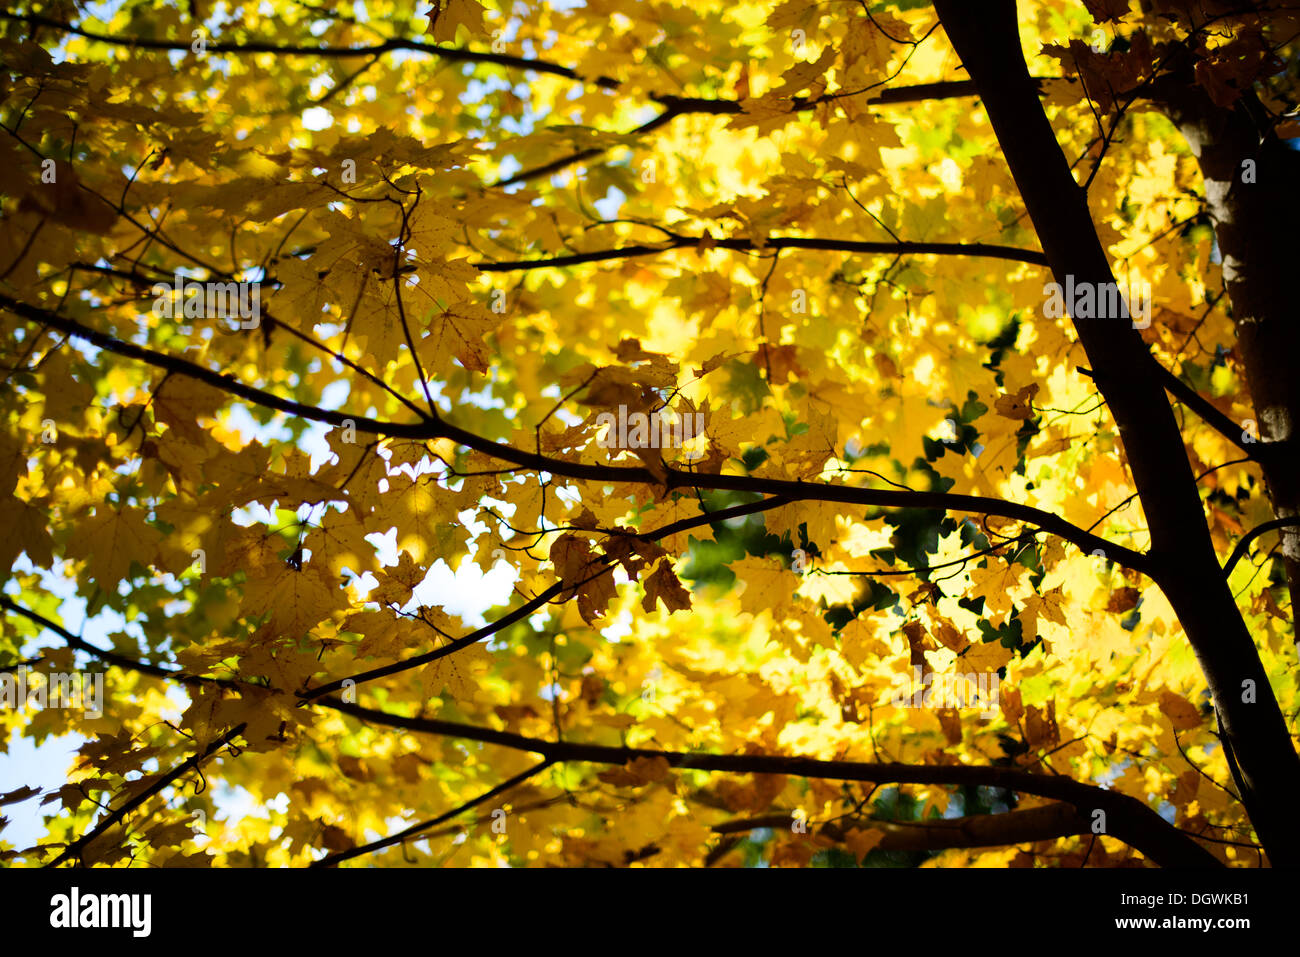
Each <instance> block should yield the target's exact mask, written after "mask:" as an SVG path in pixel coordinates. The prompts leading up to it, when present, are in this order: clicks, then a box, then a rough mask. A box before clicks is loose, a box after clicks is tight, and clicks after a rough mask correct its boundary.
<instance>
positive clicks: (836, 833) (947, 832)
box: [713, 803, 1092, 851]
mask: <svg viewBox="0 0 1300 957" xmlns="http://www.w3.org/2000/svg"><path fill="white" fill-rule="evenodd" d="M793 823H794V818H793V817H792V816H791V815H789V814H766V815H762V816H760V817H751V818H737V819H736V820H733V821H726V822H725V823H723V824H717V825H714V827H713V832H714V833H715V834H739V833H743V832H745V831H751V830H753V829H755V828H759V827H767V828H772V829H773V830H789V829H790V827H791V826H792V825H793ZM852 827H857V828H861V829H864V830H865V829H868V828H870V829H873V830H877V831H883V832H884V835H885V836H884V838H883V839H882V840H881V841H880V843H879V844H877V845H876V850H879V851H943V850H949V849H951V848H962V847H966V848H969V847H1006V846H1007V845H1011V844H1032V843H1034V842H1035V841H1052V840H1056V839H1057V838H1062V837H1073V836H1075V835H1078V834H1089V833H1091V832H1092V827H1091V821H1090V820H1089V819H1088V817H1086V816H1085V815H1083V814H1080V813H1079V810H1078V809H1077V808H1076V807H1074V806H1073V805H1071V804H1068V803H1056V804H1046V805H1043V806H1042V807H1033V808H1024V809H1018V810H1014V811H1008V812H1006V813H1003V814H977V815H971V816H969V817H954V818H933V819H931V820H926V821H884V820H877V819H874V818H864V819H861V820H858V821H853V822H852ZM813 828H815V829H816V832H817V834H818V835H820V836H824V837H826V838H829V839H830V840H832V841H837V842H838V841H842V840H844V837H845V835H846V832H847V831H848V830H849V829H850V828H849V827H848V826H846V824H845V823H841V822H839V821H828V822H827V823H825V824H822V825H821V826H819V827H818V826H816V825H815V824H812V823H811V822H810V824H809V829H810V831H811V830H812V829H813Z"/></svg>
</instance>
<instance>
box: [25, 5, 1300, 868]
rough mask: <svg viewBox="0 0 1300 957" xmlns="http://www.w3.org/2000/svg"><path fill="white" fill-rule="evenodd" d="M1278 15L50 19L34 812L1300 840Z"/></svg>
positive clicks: (1117, 860)
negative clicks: (39, 760)
mask: <svg viewBox="0 0 1300 957" xmlns="http://www.w3.org/2000/svg"><path fill="white" fill-rule="evenodd" d="M1298 33H1300V17H1298V16H1297V15H1296V11H1295V8H1294V7H1292V6H1289V5H1286V4H1283V3H1280V2H1261V0H1256V2H1244V3H1243V2H1235V3H1227V2H1220V0H1131V2H1130V0H1084V2H1082V3H1080V2H1076V0H1020V2H1016V0H989V2H981V3H973V2H970V0H936V2H934V3H927V2H918V0H875V2H873V0H858V2H848V0H845V2H832V3H817V2H808V0H783V2H779V3H776V2H772V0H758V2H738V3H737V2H720V3H700V2H684V0H660V2H654V3H649V2H625V0H618V2H613V0H586V2H582V3H578V2H565V3H551V4H543V3H523V2H511V3H506V2H498V0H483V2H482V3H480V2H476V0H434V2H433V7H432V9H430V8H429V6H428V4H427V3H426V2H420V3H418V4H416V3H412V2H410V0H376V2H372V3H345V2H341V0H322V2H319V3H308V2H305V0H295V2H289V0H266V2H262V3H258V4H250V3H244V4H238V3H236V4H230V3H217V4H210V3H207V2H203V0H190V2H189V3H188V4H187V5H182V6H179V7H177V6H172V5H169V4H166V3H163V2H159V0H125V2H117V3H110V4H107V5H90V4H78V3H74V2H71V0H19V2H17V3H15V4H12V5H10V9H9V10H8V11H7V12H3V13H0V162H3V165H4V168H5V178H4V181H3V184H2V185H0V211H2V213H3V219H4V227H3V229H0V327H2V328H3V333H4V334H3V339H2V342H3V345H2V346H0V364H2V365H3V367H4V368H3V376H4V382H5V386H4V388H3V389H0V490H2V491H3V493H4V495H3V500H2V501H0V525H2V526H3V529H4V531H3V535H0V569H3V572H2V573H0V578H3V581H4V585H3V595H0V666H3V670H2V671H0V679H2V680H4V681H6V682H7V684H6V685H5V686H4V687H0V694H3V693H4V692H5V688H8V689H9V691H10V692H11V693H12V691H13V689H15V688H16V687H17V684H18V681H17V679H18V676H19V675H20V674H21V675H22V676H23V679H24V681H25V682H26V683H27V684H26V687H27V688H28V689H29V690H30V689H31V688H45V689H46V691H47V692H48V696H47V699H46V700H44V701H34V700H33V699H32V698H31V695H30V694H29V695H28V698H27V699H26V700H17V698H16V696H15V697H13V700H12V701H11V703H10V704H9V705H8V706H7V707H4V708H0V728H3V730H4V732H5V736H4V737H0V747H3V746H4V744H3V742H4V741H5V739H6V738H7V737H8V735H10V734H11V733H14V732H17V733H18V734H21V735H23V736H25V737H28V738H31V739H33V740H34V741H35V742H37V743H38V744H39V743H41V742H44V741H47V740H48V739H50V738H51V736H58V735H64V734H77V735H80V736H81V737H82V738H83V739H84V743H83V744H81V745H80V748H79V752H78V754H77V757H76V760H75V761H74V762H73V764H72V766H71V767H69V768H68V771H67V776H66V784H65V785H64V786H62V787H59V788H56V789H54V790H52V791H47V792H45V793H43V794H41V801H42V803H43V814H44V822H45V824H44V833H43V834H42V835H41V836H40V837H39V840H38V841H37V843H36V844H35V845H34V846H26V844H28V843H30V842H20V843H17V844H15V843H14V842H13V841H9V842H5V840H4V838H5V835H4V833H3V832H2V831H0V858H2V859H5V860H7V861H9V862H10V863H14V864H19V865H40V864H51V863H54V864H73V863H80V864H87V865H91V864H94V865H113V866H127V865H137V866H138V865H145V864H147V865H151V866H169V867H170V866H209V865H217V866H249V865H251V866H306V865H317V866H321V865H324V866H330V865H339V864H344V865H345V866H357V865H365V866H385V867H402V866H441V865H450V866H462V865H470V866H499V865H502V864H507V865H512V866H538V867H540V866H574V865H579V866H630V865H637V866H681V865H686V866H719V867H726V866H753V865H756V864H768V865H773V866H808V865H813V866H849V867H851V866H920V865H925V866H942V867H963V866H1013V867H1055V866H1061V867H1081V866H1087V867H1102V866H1151V865H1164V866H1169V865H1173V866H1197V867H1216V866H1232V867H1257V866H1264V865H1267V864H1272V865H1275V866H1276V865H1284V864H1298V863H1300V828H1297V827H1296V826H1295V824H1294V809H1293V807H1292V804H1293V802H1294V800H1295V799H1296V796H1297V795H1300V759H1297V755H1296V751H1295V744H1294V738H1295V733H1296V716H1297V713H1298V712H1300V689H1298V688H1297V660H1296V645H1295V630H1294V625H1293V616H1292V607H1293V605H1292V588H1294V587H1300V518H1297V516H1300V453H1298V452H1297V444H1296V443H1297V440H1296V438H1295V435H1294V428H1295V423H1298V422H1300V376H1296V375H1295V372H1294V363H1295V361H1296V358H1297V356H1300V349H1298V348H1297V346H1300V342H1298V341H1297V340H1300V327H1297V324H1296V323H1295V321H1294V316H1293V314H1292V313H1293V308H1292V305H1291V303H1292V297H1293V291H1292V290H1290V289H1288V288H1287V283H1288V278H1289V275H1290V274H1291V273H1292V272H1293V270H1294V264H1295V263H1296V262H1298V261H1300V249H1298V248H1297V244H1298V243H1300V240H1297V239H1296V230H1295V222H1296V220H1295V219H1294V214H1296V213H1300V154H1297V153H1296V152H1295V151H1294V149H1293V148H1292V147H1293V144H1295V143H1296V142H1297V141H1296V140H1295V139H1294V138H1295V137H1297V136H1300V122H1298V121H1297V114H1296V105H1297V92H1298V90H1300V86H1298V81H1300V60H1298V59H1297V55H1296V54H1297V42H1296V41H1297V34H1298ZM498 586H500V587H498ZM494 589H495V590H494ZM488 596H491V597H488ZM475 601H477V602H478V605H477V606H475ZM70 622H75V624H70ZM89 673H94V674H102V679H101V680H102V681H103V703H102V708H98V709H96V708H91V707H85V706H83V707H56V706H55V705H54V698H55V696H56V691H57V690H59V688H58V682H60V681H62V682H63V685H64V686H63V688H62V689H61V690H62V691H64V692H67V691H68V687H67V684H68V681H67V676H69V675H74V674H75V675H80V676H81V677H82V678H83V681H84V682H86V683H89V681H90V674H89ZM43 705H44V706H43ZM83 705H84V702H83ZM27 783H28V782H21V781H20V782H13V785H12V786H13V787H14V788H16V790H8V791H7V793H5V794H3V795H0V802H3V803H7V804H16V803H18V802H23V801H27V800H33V801H34V800H36V794H37V791H36V789H33V788H29V787H27V786H26V785H27Z"/></svg>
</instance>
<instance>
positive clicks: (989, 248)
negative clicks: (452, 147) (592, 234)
mask: <svg viewBox="0 0 1300 957" xmlns="http://www.w3.org/2000/svg"><path fill="white" fill-rule="evenodd" d="M672 249H702V250H703V249H731V250H735V251H738V252H755V251H757V252H762V251H765V250H768V249H820V250H828V251H830V252H845V253H866V254H868V255H876V256H975V257H981V258H985V259H1006V260H1010V261H1012V262H1022V263H1030V264H1032V265H1035V266H1045V265H1047V257H1046V256H1044V255H1043V254H1042V253H1041V252H1039V251H1037V250H1034V249H1021V248H1019V247H1017V246H1000V245H997V244H996V243H915V242H901V243H883V242H864V241H859V240H851V239H817V238H808V237H804V236H772V237H769V238H768V239H766V240H764V242H763V244H762V245H761V246H759V245H758V244H757V243H755V242H754V241H753V240H750V239H738V238H734V237H728V238H723V239H712V238H711V237H707V236H678V237H675V238H674V239H669V240H665V241H663V242H660V243H637V244H635V245H632V246H620V247H618V248H617V249H596V250H592V251H590V252H583V253H570V254H569V255H567V256H552V257H550V258H549V259H521V260H513V261H509V262H477V263H474V266H475V267H476V268H478V269H481V270H482V271H483V272H517V271H521V270H528V269H559V268H561V267H564V266H577V265H581V264H582V263H590V262H602V261H605V260H609V259H632V258H634V257H638V256H654V255H657V254H659V253H662V252H667V251H668V250H672Z"/></svg>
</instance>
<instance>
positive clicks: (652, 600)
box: [641, 560, 691, 614]
mask: <svg viewBox="0 0 1300 957" xmlns="http://www.w3.org/2000/svg"><path fill="white" fill-rule="evenodd" d="M644 584H645V598H644V599H642V601H641V607H642V608H644V609H645V610H646V611H654V608H655V605H656V604H657V603H658V602H660V601H662V602H663V603H664V607H665V608H666V609H668V612H669V613H670V614H671V613H672V612H674V611H689V610H690V607H691V593H690V592H688V591H687V590H686V589H685V588H683V587H682V583H681V582H680V581H678V580H677V574H676V573H675V572H674V571H673V566H672V562H670V561H668V560H664V561H661V562H660V563H659V565H658V567H656V568H655V570H654V572H653V573H651V575H650V576H649V577H647V578H646V580H645V583H644Z"/></svg>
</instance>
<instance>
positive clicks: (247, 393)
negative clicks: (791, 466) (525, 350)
mask: <svg viewBox="0 0 1300 957" xmlns="http://www.w3.org/2000/svg"><path fill="white" fill-rule="evenodd" d="M0 307H3V308H5V309H8V310H9V311H10V312H13V313H15V314H16V315H19V316H21V317H23V318H24V319H28V320H31V321H33V322H39V323H43V324H45V325H48V326H52V327H54V328H56V329H60V330H62V331H63V332H66V333H68V334H69V335H71V336H74V337H77V338H80V339H84V340H85V341H87V342H90V343H91V344H92V345H95V346H97V347H99V348H101V349H104V350H106V351H109V352H113V353H116V354H118V355H123V356H126V357H128V358H132V359H136V360H139V361H141V362H145V363H148V364H149V365H153V366H155V367H157V368H160V369H166V370H168V371H170V372H173V373H175V374H178V375H185V376H189V377H190V378H193V379H198V380H199V381H202V382H206V383H208V384H209V385H212V386H215V387H216V388H218V389H223V390H225V391H226V392H227V393H229V394H231V395H233V396H238V397H240V398H242V399H246V400H247V401H250V402H254V403H256V404H258V405H261V406H264V407H265V408H269V409H275V410H276V411H279V412H285V413H287V414H289V415H294V416H298V417H300V418H305V419H310V420H312V421H315V422H324V423H326V424H329V425H334V426H339V427H343V426H345V425H348V424H351V425H352V426H353V427H355V428H356V430H357V431H359V432H364V433H367V434H370V435H382V436H388V437H393V438H407V439H419V440H429V439H439V438H444V439H449V440H451V441H453V442H456V443H458V444H460V445H464V446H466V447H468V448H471V449H474V450H476V451H479V452H482V453H484V454H485V455H489V456H492V457H493V458H496V459H500V460H502V461H505V462H511V463H513V464H515V465H518V466H522V467H524V468H528V469H534V470H537V471H543V472H550V473H551V474H554V475H562V476H565V477H567V478H573V479H581V480H587V481H595V482H627V483H637V484H643V485H655V486H660V487H662V488H664V490H665V491H672V490H675V489H681V488H693V489H723V490H728V491H738V492H756V493H758V494H760V495H778V496H781V497H783V498H786V499H789V500H791V501H821V502H841V503H844V504H846V505H865V506H871V507H877V508H928V509H936V510H941V511H953V512H963V513H971V514H983V515H998V516H1001V517H1003V518H1010V519H1014V520H1016V521H1020V522H1025V523H1027V524H1030V525H1033V526H1036V527H1038V528H1041V529H1042V530H1044V531H1046V532H1050V533H1052V534H1054V535H1058V536H1059V537H1061V538H1062V539H1064V540H1066V541H1068V542H1072V543H1074V544H1075V545H1077V546H1078V547H1079V548H1081V549H1083V550H1084V551H1087V552H1094V551H1101V552H1103V553H1104V554H1105V556H1106V558H1107V559H1109V560H1111V561H1115V562H1118V563H1119V564H1121V565H1124V566H1126V567H1129V568H1133V569H1135V570H1137V571H1140V572H1143V573H1144V574H1148V575H1152V574H1153V572H1155V568H1154V563H1153V562H1152V561H1151V560H1150V559H1149V557H1148V556H1147V555H1144V554H1143V553H1141V552H1136V551H1133V550H1132V549H1129V548H1126V547H1125V546H1123V545H1119V544H1116V543H1114V542H1111V541H1109V540H1107V539H1104V538H1101V537H1099V536H1097V535H1094V534H1092V533H1091V532H1088V531H1085V530H1084V529H1082V528H1079V527H1078V526H1077V525H1073V524H1071V523H1070V522H1068V521H1066V520H1065V519H1063V518H1061V517H1060V516H1059V515H1055V514H1053V513H1051V512H1045V511H1042V510H1041V509H1038V508H1034V507H1033V506H1029V505H1023V504H1020V503H1018V502H1007V501H1003V500H1002V499H996V498H986V497H981V496H977V495H953V494H949V493H945V492H910V491H902V490H896V489H874V488H861V487H858V486H850V485H833V484H830V483H826V482H803V481H791V480H788V479H768V478H759V477H756V476H752V475H724V474H718V475H709V474H703V473H696V472H690V471H686V470H682V469H676V468H665V470H664V473H663V474H662V475H657V474H656V473H655V472H653V471H651V470H650V469H648V468H645V467H637V466H616V465H596V464H587V463H581V462H570V461H566V460H564V459H557V458H552V457H550V456H546V455H541V454H538V453H535V452H526V451H524V450H522V449H517V448H515V447H514V446H511V445H506V444H504V443H500V442H494V441H492V440H491V439H487V438H484V437H483V436H480V435H476V434H475V433H472V432H468V431H466V430H464V429H461V428H458V427H457V426H454V425H451V424H450V423H447V422H445V421H443V420H442V419H441V417H430V418H429V419H428V420H426V421H424V422H409V423H403V422H384V421H380V420H376V419H372V418H369V417H368V416H362V415H356V414H350V413H347V412H340V411H335V410H331V409H321V408H317V407H315V406H309V405H305V404H303V403H301V402H295V401H293V400H292V399H285V398H282V397H280V396H277V395H273V394H271V393H269V392H264V391H262V390H261V389H257V388H254V387H252V386H249V385H246V384H244V383H243V382H240V381H239V380H237V379H235V378H234V377H233V376H231V375H229V374H226V373H222V372H216V371H215V370H212V369H207V368H205V367H203V366H199V365H196V364H195V363H193V362H190V361H188V360H186V359H182V358H180V357H179V356H172V355H167V354H164V353H159V352H155V351H153V350H151V349H146V348H144V347H143V346H139V345H136V344H134V343H130V342H124V341H122V340H120V339H117V338H115V337H113V336H109V335H107V334H105V333H102V332H99V331H97V330H95V329H91V328H90V327H88V326H85V325H83V324H82V323H80V322H77V321H76V320H75V319H70V318H68V317H66V316H61V315H59V314H57V313H55V312H53V311H51V310H48V309H42V308H39V307H36V306H31V305H28V304H27V303H23V302H19V301H17V300H15V299H13V298H12V297H10V296H7V295H4V294H0ZM1157 580H1159V579H1158V578H1157Z"/></svg>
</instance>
